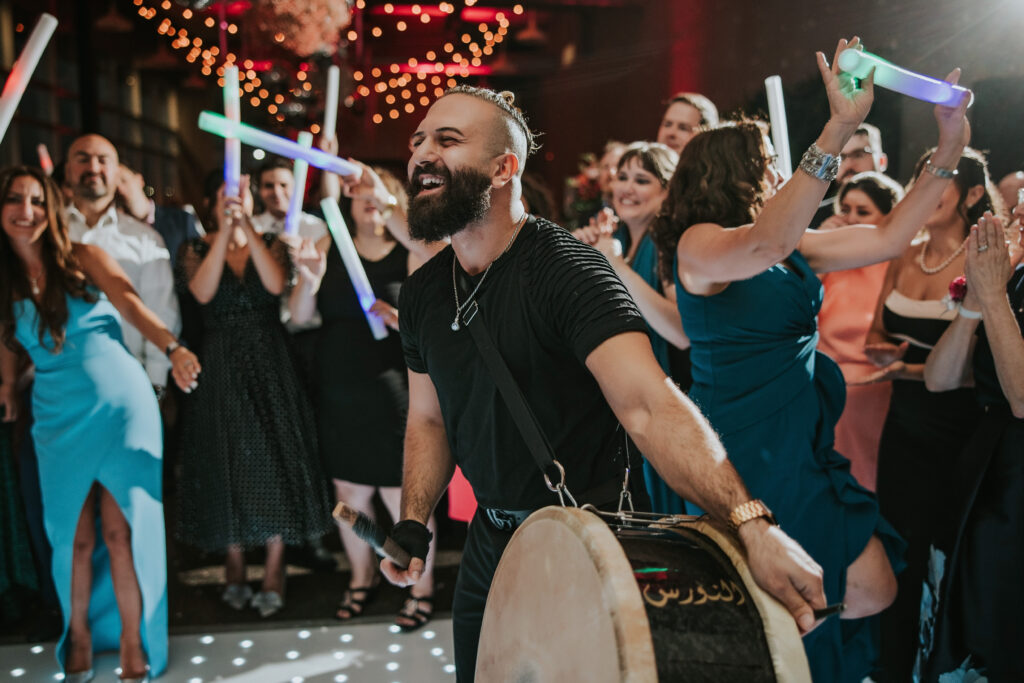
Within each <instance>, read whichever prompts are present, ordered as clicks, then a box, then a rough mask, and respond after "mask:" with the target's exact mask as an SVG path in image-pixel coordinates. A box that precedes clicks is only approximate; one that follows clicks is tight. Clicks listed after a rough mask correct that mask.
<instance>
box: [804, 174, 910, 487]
mask: <svg viewBox="0 0 1024 683" xmlns="http://www.w3.org/2000/svg"><path fill="white" fill-rule="evenodd" d="M902 198H903V188H902V187H900V185H899V183H897V182H896V181H895V180H892V179H891V178H889V177H888V176H885V175H883V174H881V173H875V172H874V171H869V172H867V173H859V174H857V175H855V176H854V177H852V178H850V180H848V181H847V182H846V183H845V184H844V185H843V186H842V188H840V190H839V193H838V194H837V195H836V199H835V211H836V213H835V215H834V216H832V217H831V218H829V219H828V220H826V221H825V222H824V223H822V224H821V227H820V228H819V230H832V229H834V228H839V227H842V226H845V225H855V224H866V225H877V224H878V223H879V222H880V221H881V220H882V218H883V217H884V216H885V215H886V214H888V213H889V212H890V211H892V207H893V206H895V205H896V202H898V201H899V200H900V199H902ZM888 266H889V264H888V262H882V263H876V264H874V265H871V266H864V267H863V268H854V269H853V270H838V271H834V272H831V273H826V274H825V275H823V276H822V277H821V281H822V284H823V285H824V286H825V298H824V300H823V301H822V304H821V312H820V313H819V314H818V332H819V334H820V335H821V337H820V339H819V340H818V349H819V350H820V351H822V352H823V353H826V354H828V355H829V356H831V357H832V359H833V360H834V361H835V362H836V363H838V364H839V368H840V369H841V370H842V371H843V378H844V379H845V380H846V382H847V387H846V408H845V409H844V410H843V416H842V417H841V418H840V419H839V423H838V424H837V425H836V450H837V451H839V452H840V453H842V454H843V455H845V456H846V457H847V458H849V460H850V470H851V471H852V473H853V476H854V477H855V478H856V479H857V482H858V483H859V484H860V485H861V486H863V487H864V488H866V489H870V490H871V491H874V490H875V479H876V474H877V470H878V444H879V441H880V440H881V438H882V425H883V424H884V423H885V415H886V413H887V412H888V410H889V397H890V395H891V393H892V383H891V382H877V383H871V384H858V383H859V382H863V381H865V380H866V379H868V378H869V377H870V376H871V375H874V374H875V373H876V372H877V371H878V367H877V366H876V365H875V364H874V363H872V362H871V361H870V360H868V357H867V356H866V355H865V354H864V343H865V338H866V337H867V333H868V328H870V327H871V321H872V320H873V319H874V317H875V304H876V302H877V301H878V293H879V292H880V291H881V290H882V283H883V281H884V280H885V270H886V268H887V267H888Z"/></svg>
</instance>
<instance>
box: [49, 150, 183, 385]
mask: <svg viewBox="0 0 1024 683" xmlns="http://www.w3.org/2000/svg"><path fill="white" fill-rule="evenodd" d="M119 174H120V169H119V164H118V156H117V150H116V149H114V146H113V145H112V144H111V143H110V141H109V140H107V139H106V138H104V137H102V136H100V135H91V134H90V135H83V136H81V137H79V138H77V139H76V140H75V141H74V142H72V143H71V147H69V148H68V154H67V165H66V166H65V181H66V183H67V185H68V186H69V187H70V189H71V192H72V194H73V198H72V200H71V203H70V204H69V205H68V207H67V219H68V227H69V229H70V233H71V239H72V240H73V241H75V242H82V243H83V244H95V245H96V246H98V247H100V248H102V249H103V250H104V251H106V252H107V253H108V254H110V255H111V256H112V257H113V258H114V260H116V261H117V262H118V264H119V265H120V266H121V268H123V269H124V271H125V273H127V275H128V279H129V280H131V283H132V286H133V287H135V290H136V291H137V292H138V293H139V297H140V298H141V299H142V303H144V304H145V305H146V306H147V307H148V308H149V309H150V310H151V311H153V312H154V313H155V314H156V315H157V317H159V318H160V320H161V321H163V323H164V324H165V325H166V326H167V329H169V330H171V331H172V332H174V333H175V334H178V333H179V332H180V331H181V318H180V315H179V312H178V299H177V297H176V296H175V294H174V276H173V274H172V272H171V261H170V254H169V253H168V251H167V247H166V246H165V245H164V241H163V238H161V237H160V235H159V234H158V233H157V232H156V230H154V229H153V228H151V227H150V226H149V225H146V224H145V223H143V222H141V221H139V220H137V219H135V218H132V217H131V216H129V215H128V214H125V213H122V212H119V211H118V210H117V208H116V206H115V204H114V196H115V194H116V192H117V185H118V180H119V178H120V175H119ZM122 333H123V334H124V343H125V346H126V347H128V350H129V351H130V352H131V353H132V355H134V356H135V357H136V358H138V359H139V362H141V363H142V365H143V367H144V368H145V369H146V374H148V375H149V380H150V382H152V383H153V387H154V389H155V390H156V392H157V395H158V396H162V394H163V389H164V387H165V386H166V385H167V373H168V371H169V370H170V369H171V363H170V361H169V360H168V359H167V356H166V355H165V354H164V350H163V349H160V348H157V347H156V346H155V345H153V344H152V343H151V342H148V341H146V340H145V339H144V338H143V336H142V335H141V334H140V333H139V331H138V330H136V329H135V328H134V327H132V326H131V325H127V324H122Z"/></svg>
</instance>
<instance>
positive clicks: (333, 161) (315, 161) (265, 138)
mask: <svg viewBox="0 0 1024 683" xmlns="http://www.w3.org/2000/svg"><path fill="white" fill-rule="evenodd" d="M199 129H200V130H204V131H206V132H207V133H213V134H214V135H219V136H220V137H222V138H229V137H236V138H238V139H239V140H241V141H242V142H244V143H245V144H247V145H252V146H253V147H260V148H261V149H264V150H266V151H268V152H270V153H271V154H277V155H278V156H282V157H286V158H288V159H304V160H305V161H308V162H309V165H310V166H315V167H317V168H322V169H323V170H325V171H330V172H331V173H337V174H338V175H342V176H349V177H351V178H353V179H354V180H358V179H359V176H360V175H362V172H363V171H362V169H361V168H359V166H357V165H356V164H353V163H352V162H350V161H345V160H344V159H339V158H338V157H336V156H334V155H333V154H328V153H327V152H325V151H323V150H320V149H316V148H313V149H307V148H305V147H303V146H302V145H300V144H299V143H297V142H295V141H294V140H289V139H288V138H282V137H280V136H278V135H273V134H271V133H267V132H265V131H262V130H259V129H258V128H253V127H252V126H247V125H246V124H244V123H235V122H233V121H228V120H227V119H226V118H224V117H223V116H221V115H220V114H214V113H213V112H211V111H204V112H201V113H200V114H199Z"/></svg>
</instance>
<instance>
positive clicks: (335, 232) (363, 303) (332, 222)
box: [320, 199, 388, 340]
mask: <svg viewBox="0 0 1024 683" xmlns="http://www.w3.org/2000/svg"><path fill="white" fill-rule="evenodd" d="M320 208H321V209H323V211H324V219H326V221H327V228H328V229H329V230H330V231H331V237H333V238H334V244H335V245H337V247H338V253H339V254H341V260H342V262H343V263H344V264H345V270H347V271H348V277H349V279H350V280H352V287H353V288H355V290H356V296H357V297H358V298H359V306H360V307H361V308H362V309H363V313H364V314H365V315H366V322H368V323H369V324H370V331H371V332H373V338H374V339H377V340H380V339H383V338H384V337H386V336H388V328H387V326H386V325H385V324H384V322H383V321H382V320H381V319H380V318H378V317H377V316H376V315H374V314H373V313H370V307H371V306H373V304H374V302H375V301H377V297H376V296H374V294H373V288H372V287H371V286H370V280H369V278H367V277H366V271H365V270H363V262H362V261H360V260H359V252H358V251H356V245H355V243H354V242H352V235H350V234H349V233H348V226H347V225H345V219H344V218H343V217H342V215H341V209H339V208H338V202H336V201H334V200H333V199H324V200H323V201H321V202H320Z"/></svg>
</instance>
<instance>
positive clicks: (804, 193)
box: [655, 39, 970, 682]
mask: <svg viewBox="0 0 1024 683" xmlns="http://www.w3.org/2000/svg"><path fill="white" fill-rule="evenodd" d="M855 44H856V39H855V40H854V42H853V43H851V44H850V45H851V46H855ZM847 47H848V45H847V42H846V41H845V40H843V41H840V44H839V47H838V49H837V51H836V58H838V56H839V52H840V51H842V50H843V49H846V48H847ZM818 66H819V69H820V71H821V74H822V78H823V80H824V82H825V85H826V89H827V91H828V99H829V105H830V108H831V118H830V119H829V121H828V123H827V124H826V125H825V128H824V130H823V131H822V133H821V135H820V136H819V138H818V139H817V141H816V142H815V144H814V145H812V146H811V148H810V149H809V150H808V152H807V154H805V155H804V157H803V159H802V160H801V162H800V168H799V169H798V170H797V171H795V172H794V174H793V177H792V178H791V179H789V180H788V181H787V182H786V183H785V185H783V186H782V187H781V189H778V188H779V185H780V181H781V177H780V175H779V172H778V170H777V169H776V167H775V165H774V155H773V154H772V150H771V145H770V143H769V142H768V140H767V139H766V138H765V137H764V134H763V132H762V128H761V127H760V126H758V125H757V124H756V123H754V122H750V121H745V122H738V123H734V124H732V125H726V126H723V127H720V128H717V129H715V130H710V131H706V132H703V133H699V134H698V135H697V136H695V137H694V138H693V139H692V140H691V141H690V142H689V143H688V144H687V146H686V147H685V148H684V149H683V152H682V154H681V155H680V159H679V166H678V167H677V169H676V174H675V176H674V177H673V179H672V184H671V186H670V189H669V197H668V200H667V201H666V203H665V205H664V207H663V210H662V215H661V216H660V217H659V220H658V221H657V222H656V225H655V239H656V241H657V242H658V246H659V248H660V249H661V255H662V259H663V263H665V264H672V263H674V264H675V267H674V268H671V270H670V272H671V273H672V275H673V276H674V277H675V280H676V297H677V300H678V303H679V312H680V316H681V319H682V324H683V327H684V328H685V329H686V333H687V335H688V336H689V338H690V342H691V352H690V362H691V369H692V373H693V387H692V388H691V390H690V397H691V398H692V399H693V401H694V402H695V403H696V404H697V405H699V406H700V408H701V410H702V411H703V412H704V414H705V415H706V416H707V418H708V420H709V421H710V422H711V425H712V426H713V427H714V428H715V429H716V431H718V433H719V434H720V436H721V439H722V443H723V445H724V446H725V448H726V452H727V453H728V455H729V460H730V461H731V462H732V463H733V465H734V466H735V467H736V470H737V471H738V472H739V474H740V476H741V477H742V478H743V481H744V482H746V484H747V487H748V488H749V489H750V492H751V494H753V495H754V496H756V497H758V498H760V499H762V500H763V501H764V502H765V503H766V504H767V506H768V507H769V508H771V509H772V511H773V512H774V514H775V517H776V519H777V520H778V522H779V523H780V524H781V525H782V528H783V529H785V530H786V532H787V533H789V534H790V535H791V536H792V537H793V538H794V539H795V540H796V541H797V542H798V543H800V545H802V546H803V547H804V548H805V549H806V550H807V552H808V553H809V554H810V555H811V557H813V558H814V559H815V560H816V561H817V562H818V563H819V564H820V565H821V567H822V568H823V570H824V585H825V594H826V598H827V599H828V601H829V602H830V603H837V602H843V603H845V604H846V610H845V612H843V614H842V620H841V621H840V620H839V619H830V620H828V621H826V622H825V623H823V624H820V625H819V626H818V628H817V629H815V630H814V631H813V632H811V633H810V634H809V635H807V636H806V637H805V638H804V647H805V649H806V651H807V655H808V660H809V662H810V666H811V674H812V677H813V679H814V680H816V681H836V682H839V681H843V682H845V681H850V682H853V681H857V682H859V681H861V680H862V679H863V678H864V677H865V676H868V675H869V674H870V673H871V670H872V665H873V660H874V658H875V656H876V650H877V642H875V638H874V630H873V625H872V624H871V623H868V622H867V621H866V620H865V619H864V618H865V617H869V616H871V615H874V614H877V613H878V612H880V611H881V610H883V609H884V608H885V607H886V606H888V605H889V604H890V603H891V602H892V600H893V598H894V597H895V593H896V579H895V576H894V570H897V571H898V570H899V569H900V567H901V561H900V556H901V551H902V542H901V539H900V538H899V536H898V535H897V534H896V533H895V531H894V530H893V529H892V528H891V527H890V526H889V525H888V524H887V523H886V522H885V520H884V519H882V518H881V516H880V515H879V513H878V503H877V501H876V500H875V498H874V496H873V495H872V494H871V493H870V492H869V491H867V490H866V489H864V488H862V487H860V486H859V485H858V484H857V482H856V480H855V479H854V478H853V476H852V475H851V474H850V463H849V461H848V460H846V459H845V458H843V457H842V456H841V455H840V454H838V453H836V451H835V449H834V447H833V445H834V427H835V423H836V422H837V421H838V418H839V415H840V414H841V412H842V407H843V403H844V400H845V386H844V384H843V377H842V374H841V373H840V371H839V368H838V366H837V365H836V364H835V363H834V362H832V360H831V359H829V358H828V357H827V356H825V355H824V354H821V353H818V352H817V351H816V347H817V342H818V330H817V317H816V316H817V313H818V310H819V309H820V307H821V298H822V287H821V282H820V281H819V280H818V278H817V277H816V275H817V274H819V273H824V272H829V271H835V270H845V269H849V268H859V267H862V266H865V265H868V264H871V263H876V262H879V261H883V260H886V259H890V258H894V257H896V256H898V255H899V254H901V253H902V252H903V250H904V249H905V248H906V245H907V244H909V243H910V240H911V239H912V238H913V236H914V234H915V233H916V232H917V230H918V228H919V226H920V225H921V223H922V222H923V221H924V219H925V218H926V217H927V216H928V214H929V213H930V212H931V211H932V210H933V209H934V207H935V205H936V204H937V203H938V201H939V198H940V196H941V194H942V192H943V190H944V189H945V188H946V186H947V185H948V184H949V182H950V180H949V178H951V177H952V175H953V174H952V171H951V170H950V169H951V168H955V167H956V162H957V160H958V159H959V157H960V152H961V150H962V149H963V147H964V145H965V144H966V143H967V141H968V139H969V137H970V129H969V126H968V125H967V121H966V119H965V118H964V112H965V110H966V105H967V103H966V101H964V102H963V104H962V105H961V106H960V107H936V110H935V116H936V119H937V121H938V124H939V145H938V147H937V149H936V151H935V152H934V153H933V154H932V156H931V164H932V166H930V169H931V170H930V172H929V173H926V174H923V175H922V178H921V179H920V180H919V181H918V182H917V183H916V184H915V185H914V187H913V189H912V190H911V191H910V192H908V193H907V196H906V198H905V199H904V200H903V201H902V202H900V203H899V204H898V205H897V206H896V207H895V208H894V209H893V210H892V212H891V213H890V214H889V215H888V216H886V218H885V219H883V221H882V222H881V223H880V224H879V225H878V226H877V228H876V227H874V226H865V225H858V226H848V227H844V228H839V229H836V230H830V231H827V232H818V231H806V227H807V225H808V224H809V223H810V221H811V218H812V216H813V215H814V212H815V210H816V209H817V207H818V205H819V203H820V202H821V200H822V197H823V196H824V194H825V190H826V188H827V187H828V181H829V180H831V179H834V177H835V173H836V170H837V167H838V156H839V153H840V150H841V149H842V148H843V147H844V145H845V144H846V142H847V141H848V140H849V139H850V137H851V136H852V135H853V133H854V131H855V130H856V129H857V127H858V126H859V125H860V124H861V122H862V121H863V119H864V117H865V116H866V115H867V112H868V110H869V108H870V106H871V102H872V99H873V98H872V87H871V85H872V84H871V81H870V79H868V80H867V81H865V82H864V83H863V84H862V86H863V88H861V87H858V86H857V84H855V83H853V82H850V81H849V80H847V79H848V77H845V76H841V75H840V74H839V72H838V69H837V68H836V66H835V64H834V63H833V66H832V68H829V66H828V63H827V61H826V59H825V56H824V55H823V54H821V53H818ZM957 75H958V73H957V72H954V73H953V74H951V75H950V78H953V79H955V78H956V77H957ZM965 99H966V98H965ZM733 226H738V227H733Z"/></svg>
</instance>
